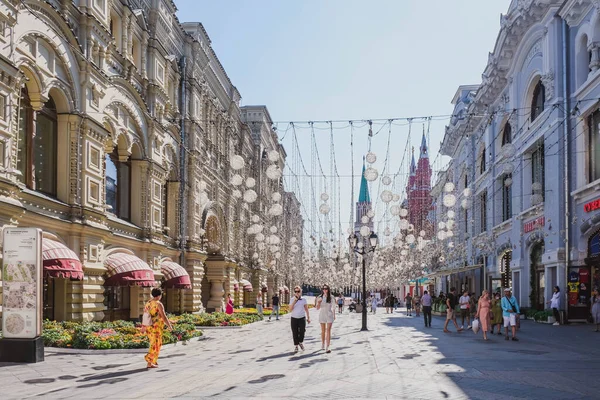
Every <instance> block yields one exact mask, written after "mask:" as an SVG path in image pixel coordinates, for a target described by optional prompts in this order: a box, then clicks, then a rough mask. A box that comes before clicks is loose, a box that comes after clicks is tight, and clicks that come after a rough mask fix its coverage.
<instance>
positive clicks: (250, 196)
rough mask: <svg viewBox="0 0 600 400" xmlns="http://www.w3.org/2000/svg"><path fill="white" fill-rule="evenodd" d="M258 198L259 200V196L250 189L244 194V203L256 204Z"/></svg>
mask: <svg viewBox="0 0 600 400" xmlns="http://www.w3.org/2000/svg"><path fill="white" fill-rule="evenodd" d="M257 198H258V195H257V194H256V192H255V191H254V190H252V189H248V190H246V191H245V192H244V201H245V202H246V203H254V202H255V201H256V199H257Z"/></svg>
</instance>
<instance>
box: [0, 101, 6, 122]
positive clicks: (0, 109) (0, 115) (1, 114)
mask: <svg viewBox="0 0 600 400" xmlns="http://www.w3.org/2000/svg"><path fill="white" fill-rule="evenodd" d="M0 119H1V120H3V121H6V96H0Z"/></svg>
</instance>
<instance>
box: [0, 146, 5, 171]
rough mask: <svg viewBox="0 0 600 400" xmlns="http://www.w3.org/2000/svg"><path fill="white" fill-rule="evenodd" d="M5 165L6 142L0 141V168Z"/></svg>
mask: <svg viewBox="0 0 600 400" xmlns="http://www.w3.org/2000/svg"><path fill="white" fill-rule="evenodd" d="M5 166H6V142H2V141H0V168H4V167H5Z"/></svg>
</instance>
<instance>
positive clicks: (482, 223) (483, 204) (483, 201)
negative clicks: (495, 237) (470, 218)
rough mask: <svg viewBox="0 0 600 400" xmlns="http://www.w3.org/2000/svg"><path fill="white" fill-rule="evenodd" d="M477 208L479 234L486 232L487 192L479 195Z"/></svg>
mask: <svg viewBox="0 0 600 400" xmlns="http://www.w3.org/2000/svg"><path fill="white" fill-rule="evenodd" d="M479 206H480V210H479V232H480V233H483V232H485V231H486V230H487V190H484V191H483V192H482V193H481V194H480V195H479Z"/></svg>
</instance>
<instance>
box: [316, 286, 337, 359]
mask: <svg viewBox="0 0 600 400" xmlns="http://www.w3.org/2000/svg"><path fill="white" fill-rule="evenodd" d="M317 310H319V323H320V324H321V350H325V342H327V350H326V352H327V353H331V350H329V346H330V345H331V326H332V325H333V321H334V320H335V297H333V296H332V295H331V290H330V289H329V286H328V285H325V286H323V290H322V291H321V295H320V296H319V299H318V300H317Z"/></svg>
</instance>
